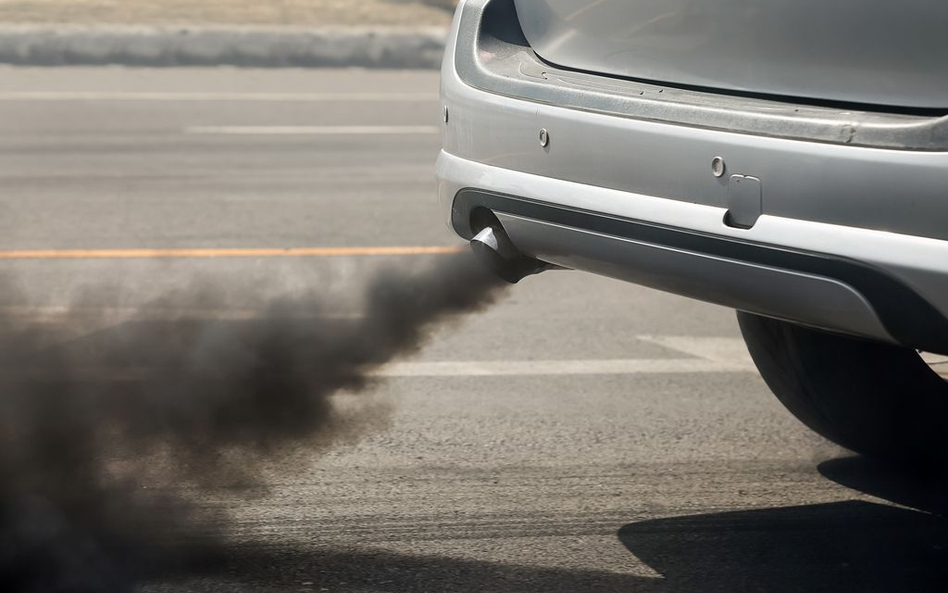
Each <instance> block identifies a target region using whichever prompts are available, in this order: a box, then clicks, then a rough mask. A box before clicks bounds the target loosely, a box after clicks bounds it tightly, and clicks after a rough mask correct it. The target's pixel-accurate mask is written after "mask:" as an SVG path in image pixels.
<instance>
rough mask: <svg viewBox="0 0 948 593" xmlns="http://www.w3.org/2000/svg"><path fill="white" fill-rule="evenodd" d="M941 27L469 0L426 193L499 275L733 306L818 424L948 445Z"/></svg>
mask: <svg viewBox="0 0 948 593" xmlns="http://www.w3.org/2000/svg"><path fill="white" fill-rule="evenodd" d="M945 31H948V4H946V3H942V2H931V1H925V0H905V1H903V2H879V1H866V0H835V1H834V2H829V3H827V2H818V1H816V0H794V1H792V2H791V1H789V0H777V1H772V2H755V1H752V0H705V1H697V0H595V1H594V0H467V1H462V2H461V3H460V5H459V7H458V10H457V13H456V15H455V19H454V24H453V27H452V31H451V35H450V39H449V43H448V48H447V52H446V54H445V59H444V65H443V69H442V98H443V102H444V124H445V125H444V134H443V150H442V151H441V154H440V156H439V158H438V164H437V176H438V180H439V194H440V200H441V205H442V207H443V209H444V212H445V214H446V215H447V218H448V221H449V224H450V225H451V227H452V228H453V229H454V230H455V231H456V232H457V233H458V234H459V235H461V236H462V237H464V238H466V239H469V240H471V241H472V246H473V247H474V248H475V251H476V252H478V253H479V254H480V255H481V257H482V258H483V259H484V261H485V262H487V263H488V265H490V266H491V267H492V269H494V270H495V271H496V272H497V273H498V274H500V275H501V276H502V277H504V278H505V279H507V280H509V281H511V282H516V281H517V280H519V279H521V278H522V277H524V276H526V275H528V274H532V273H536V272H539V271H542V270H545V269H549V268H552V267H562V268H570V269H577V270H585V271H589V272H593V273H596V274H603V275H606V276H611V277H614V278H620V279H623V280H627V281H630V282H635V283H638V284H643V285H646V286H650V287H654V288H658V289H661V290H666V291H669V292H674V293H677V294H681V295H686V296H689V297H694V298H697V299H702V300H705V301H710V302H713V303H718V304H721V305H726V306H729V307H733V308H735V309H737V310H738V311H739V313H738V320H739V322H740V326H741V330H742V332H743V335H744V337H745V340H746V342H747V344H748V347H749V350H750V353H751V355H752V356H753V358H754V360H755V362H756V363H757V366H758V368H759V369H760V372H761V374H762V375H763V377H764V379H765V380H766V381H767V383H768V385H769V386H770V387H771V388H772V390H773V391H774V393H775V394H776V395H777V397H778V398H780V400H781V401H782V402H783V403H784V404H785V405H786V406H787V408H789V409H790V411H791V412H793V413H794V414H795V415H796V416H797V417H798V418H800V419H801V420H802V421H803V422H805V423H806V424H807V425H809V426H810V427H811V428H813V429H814V430H816V431H817V432H819V433H820V434H822V435H824V436H826V437H828V438H829V439H831V440H833V441H835V442H837V443H839V444H841V445H844V446H846V447H849V448H851V449H854V450H856V451H860V452H863V453H867V454H873V455H879V456H885V457H890V458H899V459H903V460H904V459H914V460H922V459H936V458H940V459H944V458H948V430H946V428H948V424H946V420H948V382H946V381H945V380H943V379H942V378H940V377H939V376H938V375H937V374H936V373H935V372H934V371H933V370H932V368H931V367H930V366H929V365H927V364H926V363H925V362H924V360H923V359H922V357H921V356H920V355H919V351H926V352H932V353H942V354H945V353H948V116H946V114H948V35H946V34H945V33H944V32H945Z"/></svg>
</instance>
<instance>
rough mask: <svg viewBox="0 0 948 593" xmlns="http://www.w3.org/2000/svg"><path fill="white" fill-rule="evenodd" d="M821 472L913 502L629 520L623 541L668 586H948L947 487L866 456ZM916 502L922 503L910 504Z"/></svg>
mask: <svg viewBox="0 0 948 593" xmlns="http://www.w3.org/2000/svg"><path fill="white" fill-rule="evenodd" d="M819 470H820V473H821V474H822V475H824V476H825V477H827V478H829V479H831V480H833V481H836V482H838V483H840V484H842V485H845V486H847V487H850V488H854V489H857V490H859V491H861V492H864V493H867V494H871V495H874V496H878V497H881V498H885V499H888V500H890V501H892V502H895V503H897V504H901V505H906V506H911V507H913V508H899V507H896V506H891V505H887V504H878V503H875V502H868V501H863V500H851V501H842V502H834V503H828V504H815V505H804V506H794V507H781V508H768V509H757V510H749V511H737V512H725V513H712V514H704V515H692V516H686V517H676V518H668V519H657V520H651V521H642V522H637V523H632V524H629V525H626V526H624V527H623V528H621V529H620V530H619V539H620V540H621V541H622V543H623V544H624V545H625V546H626V548H627V549H628V550H629V551H630V552H632V553H633V554H635V556H636V557H637V558H639V559H640V560H641V561H643V562H645V563H646V564H647V565H649V566H650V567H651V568H653V569H654V570H655V571H657V572H658V573H660V574H661V575H662V576H663V577H664V587H663V588H662V590H663V591H666V592H667V593H678V592H682V593H683V592H685V591H699V590H700V591H705V592H709V591H721V592H724V591H728V592H732V593H733V592H740V591H766V592H768V593H783V592H786V593H790V592H794V593H796V592H800V591H807V592H814V591H827V592H829V591H833V592H836V593H840V592H849V591H852V592H857V591H858V592H860V593H866V592H870V591H880V592H882V591H933V592H934V591H948V528H946V522H945V519H944V518H943V517H942V516H939V514H937V513H934V512H932V511H933V510H935V509H944V507H943V506H940V505H941V503H942V502H943V500H944V492H945V491H944V489H942V485H943V483H941V482H939V481H934V480H931V479H924V478H919V477H917V476H913V475H912V474H907V473H899V472H896V471H893V470H891V469H889V468H886V467H885V466H881V465H876V464H873V463H871V462H869V461H866V460H863V459H861V458H847V459H839V460H833V461H829V462H825V463H823V464H821V465H820V467H819ZM912 503H918V504H912Z"/></svg>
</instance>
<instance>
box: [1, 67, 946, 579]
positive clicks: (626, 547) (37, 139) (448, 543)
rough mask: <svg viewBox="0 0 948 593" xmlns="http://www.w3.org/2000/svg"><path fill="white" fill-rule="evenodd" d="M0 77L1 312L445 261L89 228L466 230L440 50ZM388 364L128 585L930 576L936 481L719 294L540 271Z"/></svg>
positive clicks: (279, 240)
mask: <svg viewBox="0 0 948 593" xmlns="http://www.w3.org/2000/svg"><path fill="white" fill-rule="evenodd" d="M0 80H2V81H3V88H2V90H0V153H2V155H3V158H2V159H0V187H2V191H0V255H3V258H0V268H2V272H0V277H2V278H3V279H4V288H5V290H4V291H3V294H2V295H0V308H2V310H3V311H4V312H5V313H4V314H6V315H19V316H35V317H43V316H44V315H49V314H52V313H56V312H58V311H62V310H64V309H68V308H70V307H75V306H76V303H77V302H78V303H81V306H82V307H85V308H87V309H90V310H110V309H114V310H129V311H132V310H134V309H135V308H136V307H138V306H140V305H141V304H142V303H147V302H151V301H153V300H154V299H156V298H158V297H160V296H161V295H164V294H166V293H167V292H168V291H179V292H180V291H185V292H186V291H187V290H188V287H190V286H193V285H194V284H195V283H196V282H197V281H198V280H200V281H201V282H213V283H215V284H216V285H218V286H220V287H222V289H223V290H225V291H226V293H227V295H228V307H227V308H226V309H216V310H211V311H208V310H204V311H203V312H201V311H199V310H197V311H198V312H197V313H194V312H192V314H198V315H204V316H206V317H207V318H217V317H225V318H226V317H228V316H231V317H233V316H236V317H240V318H247V317H250V318H258V317H260V318H265V315H266V313H265V309H266V306H267V304H268V303H270V302H272V300H273V299H274V298H278V297H281V296H286V295H292V294H294V293H295V292H298V291H300V290H305V289H312V288H314V287H316V288H318V289H319V290H324V291H325V292H326V294H327V298H328V295H342V296H343V297H344V296H345V295H346V294H347V291H349V289H350V287H351V286H355V285H358V284H360V283H361V282H363V281H364V280H365V279H366V278H368V277H370V276H371V275H372V274H373V273H375V272H377V271H378V270H380V269H390V268H396V267H398V266H403V265H406V264H408V263H411V262H414V261H417V259H418V258H424V257H428V258H438V257H441V256H437V255H427V256H420V255H408V254H405V255H396V256H391V255H376V256H372V255H339V256H334V257H323V256H318V255H314V256H311V257H246V256H245V257H172V258H155V257H147V256H143V255H139V256H136V257H128V258H116V257H109V256H104V255H102V252H101V251H100V250H105V249H112V250H124V251H128V252H132V254H133V255H134V250H140V249H156V250H167V249H212V250H213V249H218V250H228V249H237V248H245V249H267V248H283V247H295V248H302V247H307V248H358V249H363V250H364V251H365V252H366V253H369V252H370V249H369V248H377V247H392V246H403V247H444V246H454V245H458V244H459V243H458V240H457V239H456V238H455V237H454V236H453V234H452V233H451V232H450V231H449V230H448V229H447V228H446V226H445V224H444V213H442V212H440V211H439V209H438V207H437V205H436V199H435V193H434V181H433V178H432V176H433V162H434V159H435V157H436V155H437V152H438V149H439V135H438V129H439V126H440V125H442V124H441V123H440V122H441V120H440V117H439V116H440V110H439V104H438V98H437V76H436V74H434V73H429V72H357V71H333V70H320V71H306V70H289V69H288V70H252V69H251V70H235V69H187V70H179V69H165V70H150V69H143V70H137V69H124V68H68V69H57V68H46V69H18V68H10V67H3V68H0ZM24 250H44V253H45V255H43V254H40V255H37V256H35V257H30V258H24V257H20V256H17V253H22V252H23V251H24ZM69 253H71V254H73V255H74V256H75V257H67V255H68V254H69ZM83 253H84V255H83ZM96 253H98V254H99V256H96ZM96 286H108V287H109V289H108V290H90V287H96ZM14 288H15V289H16V290H13V289H14ZM333 302H338V303H339V304H338V306H337V309H334V310H333V311H334V312H335V313H338V314H340V315H345V314H346V313H347V312H348V311H347V303H348V301H347V300H346V299H345V298H341V299H339V300H338V301H333ZM168 314H169V315H173V314H174V312H169V313H168ZM103 331H106V332H107V331H108V328H98V329H97V330H96V331H95V332H90V333H88V334H82V335H77V336H74V338H73V339H74V342H73V344H76V345H79V346H81V345H82V344H92V343H94V339H96V336H99V337H100V338H101V336H102V335H103V333H102V332H103ZM551 361H552V363H553V364H551ZM401 364H403V365H406V366H401V367H395V368H396V371H397V372H395V371H393V372H390V373H389V374H388V376H386V377H383V378H382V380H381V382H380V383H378V384H377V385H376V386H375V387H374V388H373V389H372V390H371V392H370V393H369V394H366V395H363V396H362V397H366V398H370V400H371V401H373V402H376V403H381V404H384V406H385V407H386V409H388V410H389V413H388V416H387V417H386V421H385V422H384V423H383V424H381V425H379V426H378V427H376V428H375V429H374V430H371V431H368V432H367V433H365V434H364V435H362V437H361V438H360V439H358V440H357V441H354V442H349V443H346V444H343V445H339V446H337V447H335V448H332V449H330V450H328V451H326V452H323V453H321V454H316V453H315V452H314V453H312V454H308V453H307V452H306V451H303V452H302V453H301V454H298V455H293V456H291V457H288V458H287V459H286V460H283V461H280V462H277V463H276V464H274V467H272V468H270V473H271V475H270V476H269V478H268V480H267V481H268V483H269V486H270V487H269V490H268V491H266V492H264V493H261V495H260V496H258V497H255V498H253V499H250V500H248V499H246V498H243V497H240V496H237V495H236V494H235V495H234V496H228V495H226V493H225V494H224V495H218V496H206V497H201V496H198V500H197V503H198V504H201V505H204V506H206V507H208V508H213V509H217V510H220V511H221V512H222V519H221V521H222V522H221V523H220V524H213V525H212V524H208V525H203V526H201V529H207V530H208V531H209V532H213V533H215V534H219V533H224V534H225V535H226V541H227V544H226V545H225V548H224V549H225V552H226V553H225V554H224V559H223V561H222V562H220V563H218V564H216V565H214V566H198V567H194V568H188V569H182V570H177V571H172V572H158V573H157V574H153V575H149V576H148V578H146V579H144V582H142V583H141V588H140V590H142V591H148V592H150V591H155V592H159V591H160V592H165V591H167V592H172V591H173V592H178V591H235V592H236V591H241V592H242V591H365V592H370V591H372V592H376V591H378V592H393V593H394V592H402V591H407V592H415V591H417V592H422V591H457V592H462V591H463V592H470V591H497V592H511V591H525V592H547V591H562V592H570V593H575V592H585V591H597V592H598V591H629V592H636V591H641V592H653V591H654V592H664V593H672V592H674V593H684V592H696V593H697V592H721V593H725V592H726V593H733V592H740V591H767V592H768V593H783V592H787V593H790V592H793V593H797V592H800V591H808V592H812V591H833V592H837V593H839V592H846V591H853V592H856V591H858V592H860V593H865V592H869V591H944V590H945V583H946V580H945V579H946V573H945V569H944V567H945V566H946V565H948V563H946V560H948V557H946V555H948V532H946V528H945V523H944V521H943V519H942V518H941V517H942V514H943V511H944V506H943V504H944V492H945V490H944V488H943V487H942V486H938V485H933V484H931V483H928V482H926V481H925V480H923V479H921V478H918V477H913V476H911V475H906V474H901V473H898V472H896V471H894V470H891V469H887V468H884V467H880V466H877V465H874V464H872V463H870V462H868V461H866V460H863V459H861V458H858V457H853V456H852V455H851V454H850V453H848V452H846V451H844V450H842V449H840V448H838V447H836V446H835V445H832V444H830V443H828V442H826V441H824V440H822V439H820V438H819V437H817V436H815V435H814V434H812V433H811V432H809V431H808V430H807V429H805V428H804V427H803V426H802V425H801V424H799V423H798V422H797V421H796V420H795V419H794V418H793V417H791V415H790V414H789V413H788V412H786V411H785V410H784V409H783V408H782V407H781V406H780V405H779V403H778V402H777V401H776V399H775V398H774V397H773V396H772V395H771V394H770V393H769V391H768V390H767V388H766V386H765V385H764V384H763V382H762V381H761V379H760V378H759V377H758V376H757V374H756V373H755V372H754V371H753V368H752V366H751V365H750V363H749V361H748V359H747V354H746V351H744V350H743V346H742V343H741V341H740V338H739V334H738V330H737V326H736V321H735V319H734V314H733V312H732V311H729V310H726V309H722V308H720V307H716V306H711V305H707V304H702V303H699V302H695V301H690V300H686V299H682V298H678V297H675V296H672V295H667V294H663V293H659V292H655V291H651V290H648V289H645V288H641V287H637V286H633V285H629V284H624V283H620V282H617V281H613V280H609V279H605V278H600V277H593V276H589V275H584V274H580V273H575V272H569V271H558V272H549V273H545V274H541V275H539V276H536V277H531V278H528V279H527V280H525V281H524V282H522V283H521V284H519V285H517V286H516V287H514V288H512V289H511V290H509V291H507V293H506V295H505V296H504V297H503V299H502V300H501V301H500V302H499V303H498V304H497V305H495V306H493V307H491V308H489V309H487V310H485V311H483V312H480V313H476V314H473V315H471V316H470V317H468V318H466V319H464V320H463V321H462V322H460V323H458V324H454V325H452V326H450V327H443V328H440V329H438V330H437V331H435V332H434V333H433V334H432V335H431V336H430V339H429V340H428V343H427V346H426V347H425V348H424V350H422V351H421V352H420V353H418V354H417V355H416V356H414V357H412V358H410V359H408V360H404V361H402V362H401ZM610 364H611V365H612V366H609V365H610ZM164 487H165V488H171V489H172V490H173V489H174V486H173V485H172V486H168V485H165V486H164ZM181 488H182V489H183V488H184V487H183V486H182V487H181Z"/></svg>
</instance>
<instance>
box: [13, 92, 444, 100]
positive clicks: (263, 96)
mask: <svg viewBox="0 0 948 593" xmlns="http://www.w3.org/2000/svg"><path fill="white" fill-rule="evenodd" d="M437 100H438V95H436V94H433V93H241V92H209V93H204V92H134V91H129V92H122V91H4V92H0V101H277V102H291V101H300V102H307V101H313V102H351V101H364V102H380V103H386V102H391V101H398V102H414V101H432V102H433V101H437Z"/></svg>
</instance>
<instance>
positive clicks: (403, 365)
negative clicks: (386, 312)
mask: <svg viewBox="0 0 948 593" xmlns="http://www.w3.org/2000/svg"><path fill="white" fill-rule="evenodd" d="M745 372H756V369H754V368H753V367H748V366H747V365H745V364H741V363H736V364H729V363H725V362H719V361H714V360H702V359H700V358H656V359H644V358H626V359H607V360H525V361H510V360H492V361H452V362H396V363H392V364H390V365H387V366H385V367H382V368H381V369H378V370H377V371H374V372H373V373H372V375H373V376H376V377H516V376H529V375H542V376H562V375H641V374H690V373H745Z"/></svg>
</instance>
